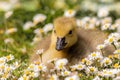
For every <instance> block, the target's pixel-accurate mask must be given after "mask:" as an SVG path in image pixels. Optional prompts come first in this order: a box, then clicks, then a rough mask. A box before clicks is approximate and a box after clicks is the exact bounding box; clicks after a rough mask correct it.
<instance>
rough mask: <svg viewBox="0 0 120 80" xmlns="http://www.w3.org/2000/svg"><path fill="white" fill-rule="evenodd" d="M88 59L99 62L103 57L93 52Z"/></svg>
mask: <svg viewBox="0 0 120 80" xmlns="http://www.w3.org/2000/svg"><path fill="white" fill-rule="evenodd" d="M88 58H89V59H90V60H98V61H100V60H101V59H103V56H102V55H101V53H100V52H93V53H91V54H90V55H89V56H88Z"/></svg>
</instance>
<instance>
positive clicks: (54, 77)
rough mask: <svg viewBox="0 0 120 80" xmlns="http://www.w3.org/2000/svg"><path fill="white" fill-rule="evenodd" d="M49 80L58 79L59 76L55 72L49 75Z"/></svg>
mask: <svg viewBox="0 0 120 80" xmlns="http://www.w3.org/2000/svg"><path fill="white" fill-rule="evenodd" d="M49 80H59V78H58V76H57V75H56V74H52V76H50V78H49Z"/></svg>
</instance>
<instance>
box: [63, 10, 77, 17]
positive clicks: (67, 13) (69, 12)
mask: <svg viewBox="0 0 120 80" xmlns="http://www.w3.org/2000/svg"><path fill="white" fill-rule="evenodd" d="M75 14H76V11H75V10H71V9H70V10H66V11H65V12H64V16H65V17H74V16H75Z"/></svg>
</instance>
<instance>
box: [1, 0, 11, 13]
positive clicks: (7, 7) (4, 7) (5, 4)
mask: <svg viewBox="0 0 120 80" xmlns="http://www.w3.org/2000/svg"><path fill="white" fill-rule="evenodd" d="M12 7H13V5H12V4H11V3H9V2H5V1H3V2H0V9H1V10H3V11H9V10H10V9H11V8H12Z"/></svg>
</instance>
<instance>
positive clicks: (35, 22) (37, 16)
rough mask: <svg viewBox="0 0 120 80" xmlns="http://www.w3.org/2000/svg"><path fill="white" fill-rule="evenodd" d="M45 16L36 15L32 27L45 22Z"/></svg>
mask: <svg viewBox="0 0 120 80" xmlns="http://www.w3.org/2000/svg"><path fill="white" fill-rule="evenodd" d="M46 18H47V17H46V15H44V14H36V15H35V16H34V17H33V23H34V25H36V24H38V23H39V22H43V21H45V20H46Z"/></svg>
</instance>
